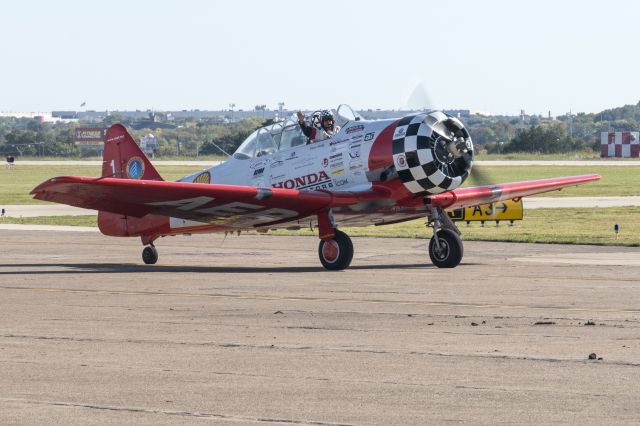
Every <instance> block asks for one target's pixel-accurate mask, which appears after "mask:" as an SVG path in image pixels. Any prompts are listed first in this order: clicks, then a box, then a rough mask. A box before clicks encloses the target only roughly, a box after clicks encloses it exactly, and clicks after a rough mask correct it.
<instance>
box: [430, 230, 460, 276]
mask: <svg viewBox="0 0 640 426" xmlns="http://www.w3.org/2000/svg"><path fill="white" fill-rule="evenodd" d="M437 235H438V242H439V243H440V250H438V248H437V247H436V240H435V237H432V238H431V241H429V257H430V258H431V261H432V262H433V264H434V265H436V266H437V267H438V268H455V267H456V266H458V264H459V263H460V261H461V260H462V254H463V252H464V250H463V247H462V240H461V239H460V237H459V236H458V234H456V233H455V232H453V231H451V230H449V229H441V230H440V231H438V234H437Z"/></svg>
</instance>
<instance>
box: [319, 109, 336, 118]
mask: <svg viewBox="0 0 640 426" xmlns="http://www.w3.org/2000/svg"><path fill="white" fill-rule="evenodd" d="M320 119H321V120H322V121H325V120H333V114H332V113H331V111H329V110H327V109H323V110H322V111H320Z"/></svg>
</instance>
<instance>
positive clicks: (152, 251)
mask: <svg viewBox="0 0 640 426" xmlns="http://www.w3.org/2000/svg"><path fill="white" fill-rule="evenodd" d="M142 261H143V262H144V263H146V264H147V265H153V264H154V263H156V262H157V261H158V250H156V247H155V246H154V245H153V244H150V245H148V246H146V247H145V248H144V249H143V250H142Z"/></svg>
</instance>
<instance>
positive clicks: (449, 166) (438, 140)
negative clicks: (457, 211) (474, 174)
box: [391, 111, 474, 194]
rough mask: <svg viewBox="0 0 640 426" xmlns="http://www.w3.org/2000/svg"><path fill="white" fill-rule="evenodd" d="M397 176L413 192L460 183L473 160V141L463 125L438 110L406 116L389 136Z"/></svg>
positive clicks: (433, 191)
mask: <svg viewBox="0 0 640 426" xmlns="http://www.w3.org/2000/svg"><path fill="white" fill-rule="evenodd" d="M391 149H392V157H393V165H394V167H395V170H396V172H397V174H398V178H399V179H400V180H401V181H402V183H403V184H404V186H405V187H406V188H407V189H408V190H409V191H411V192H412V193H414V194H438V193H441V192H445V191H449V190H452V189H455V188H457V187H459V186H460V185H462V183H463V182H464V181H465V179H466V178H467V177H468V176H469V172H470V170H471V166H472V164H473V154H474V152H473V142H472V141H471V137H470V135H469V132H468V131H467V129H466V128H465V127H464V125H463V124H462V123H461V122H460V120H458V119H457V118H455V117H452V116H450V115H447V114H445V113H443V112H440V111H435V112H430V113H425V114H418V115H412V116H407V117H405V118H403V119H401V120H400V121H399V122H398V124H397V125H396V127H395V129H394V132H393V137H392V139H391Z"/></svg>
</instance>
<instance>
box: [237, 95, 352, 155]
mask: <svg viewBox="0 0 640 426" xmlns="http://www.w3.org/2000/svg"><path fill="white" fill-rule="evenodd" d="M332 112H333V115H334V120H335V124H336V125H337V126H340V128H341V129H342V128H344V126H345V125H346V124H347V123H349V122H351V121H361V120H364V118H363V117H362V116H361V115H360V114H358V113H357V112H356V111H354V110H353V109H352V108H351V107H350V106H349V105H346V104H341V105H339V106H338V108H337V109H336V110H335V111H332ZM312 117H313V114H310V115H309V116H308V117H307V119H308V120H311V119H312ZM310 124H311V123H310ZM337 134H338V135H339V134H340V132H338V133H337ZM306 143H307V137H306V136H305V135H304V134H303V133H302V129H300V125H299V124H298V122H297V120H295V119H292V118H288V119H286V120H285V121H281V122H278V123H275V124H272V125H271V126H266V127H261V128H259V129H258V130H256V131H255V132H253V133H251V134H250V135H249V136H248V137H247V139H245V140H244V142H242V144H241V145H240V146H239V147H238V149H237V150H236V152H235V153H234V154H233V158H235V159H238V160H246V159H249V158H255V157H262V156H265V155H271V154H273V153H275V152H278V151H283V150H286V149H289V148H293V147H296V146H299V145H305V144H306Z"/></svg>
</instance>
